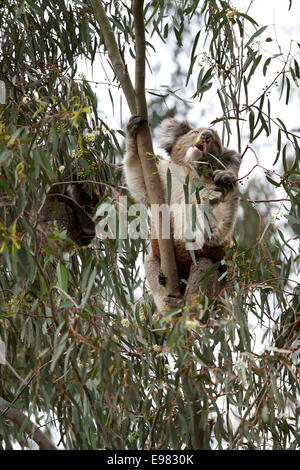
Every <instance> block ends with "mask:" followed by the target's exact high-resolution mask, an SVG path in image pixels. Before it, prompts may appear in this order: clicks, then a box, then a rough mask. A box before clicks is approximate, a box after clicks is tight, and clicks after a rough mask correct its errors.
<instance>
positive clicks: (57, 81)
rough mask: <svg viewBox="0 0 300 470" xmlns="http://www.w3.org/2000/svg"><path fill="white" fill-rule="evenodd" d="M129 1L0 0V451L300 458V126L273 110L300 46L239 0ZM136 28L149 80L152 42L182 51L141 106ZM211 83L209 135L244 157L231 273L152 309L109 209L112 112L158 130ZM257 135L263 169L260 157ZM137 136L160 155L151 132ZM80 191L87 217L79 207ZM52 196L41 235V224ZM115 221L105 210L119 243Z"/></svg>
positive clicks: (142, 243) (116, 204)
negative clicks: (76, 224)
mask: <svg viewBox="0 0 300 470" xmlns="http://www.w3.org/2000/svg"><path fill="white" fill-rule="evenodd" d="M139 3H140V4H143V2H129V1H117V0H114V1H111V2H105V1H103V2H102V1H100V0H92V1H89V0H86V1H79V0H73V1H71V0H69V1H68V0H55V1H53V2H50V4H49V2H47V1H45V0H37V1H33V0H27V2H25V1H24V0H21V1H20V0H12V1H11V2H9V4H7V2H4V1H3V0H2V1H1V2H0V14H1V18H2V21H1V25H0V28H1V52H0V63H1V67H0V80H1V83H2V89H4V88H5V95H6V96H4V94H3V93H2V94H1V98H2V101H1V104H0V115H1V117H0V132H1V133H0V199H1V209H0V252H1V258H0V286H1V289H0V339H1V342H0V346H1V349H0V352H1V356H0V357H1V363H2V364H1V365H0V368H1V376H0V396H1V398H0V400H1V401H0V406H1V414H0V436H1V446H2V448H3V449H10V448H13V447H14V446H15V445H16V442H17V443H19V445H20V446H21V447H23V448H28V447H30V446H32V445H33V444H32V442H33V441H34V442H35V443H36V444H37V445H38V446H39V448H48V449H53V448H55V446H60V447H62V448H65V449H103V448H105V449H157V450H159V449H269V448H271V449H296V448H299V436H300V431H299V348H300V338H299V278H297V275H298V276H299V135H298V134H297V133H298V131H299V126H298V125H297V124H295V125H294V126H292V127H291V126H290V125H288V124H286V123H285V118H284V117H283V115H280V116H278V115H277V114H276V113H275V112H273V109H274V104H275V101H276V100H278V98H279V99H280V100H281V101H282V103H283V104H284V105H287V106H288V107H291V106H292V104H293V103H292V101H296V100H299V93H297V90H295V88H296V86H298V82H299V79H300V72H299V56H298V55H297V54H298V50H297V47H298V45H297V43H296V41H293V40H291V42H290V48H289V50H288V51H287V52H286V51H284V50H283V47H282V45H281V44H279V43H278V41H277V38H276V36H275V35H273V34H272V33H271V32H270V31H269V29H267V28H266V25H265V24H260V22H259V21H258V19H257V18H253V17H252V16H251V6H252V3H253V1H250V0H249V3H248V6H247V8H246V9H245V11H242V10H238V9H237V8H234V7H232V5H231V4H230V3H229V2H227V1H223V0H210V1H208V0H206V1H204V2H199V1H198V0H182V1H177V2H171V1H167V2H162V1H159V0H152V1H146V2H145V5H144V10H143V11H142V12H141V11H139V15H140V16H139V17H138V19H139V21H140V20H141V14H142V17H143V18H144V21H140V22H139V24H138V25H137V22H136V18H134V11H133V10H134V9H133V6H134V4H139ZM293 3H294V2H292V1H290V2H289V3H287V9H288V8H289V9H290V14H291V15H292V14H293V7H294V5H293ZM105 21H106V25H108V28H107V31H106V30H105ZM138 27H139V28H140V29H137V28H138ZM107 32H108V33H109V34H110V38H111V41H108V40H107V36H106V33H107ZM266 32H267V37H266V36H265V35H266ZM143 34H145V46H146V57H145V58H146V75H147V77H151V73H152V72H153V71H152V68H151V66H152V64H151V54H149V53H150V51H153V49H154V48H155V47H156V49H157V50H156V60H157V58H159V47H160V41H161V42H162V43H166V44H167V46H168V47H169V49H170V56H171V54H172V52H171V50H175V49H176V51H185V54H187V55H188V56H189V62H188V63H184V65H183V64H182V62H181V63H180V73H179V74H178V75H177V80H176V82H178V83H179V85H177V83H176V89H172V83H170V84H169V86H168V87H166V88H165V89H164V91H163V92H162V91H161V89H160V90H153V89H151V90H147V89H146V92H147V94H146V97H147V99H148V103H146V102H145V101H143V100H144V97H145V94H144V92H145V90H144V86H143V77H142V76H141V74H142V73H143V70H141V69H140V75H139V74H137V79H136V82H135V84H134V85H133V77H132V76H131V77H130V74H131V67H129V66H128V67H127V64H130V63H133V64H134V63H135V59H136V57H138V58H140V57H141V54H142V53H143ZM187 38H188V41H187V40H186V39H187ZM259 38H260V41H261V43H260V44H259V43H258V42H257V41H258V40H259ZM262 38H263V39H262ZM262 41H263V44H262ZM112 43H114V44H115V51H114V52H113V51H112V50H111V45H112ZM271 43H272V44H273V43H275V44H277V47H278V51H277V52H276V53H274V52H269V49H268V45H270V44H271ZM138 45H140V46H142V49H139V50H138ZM203 48H205V49H203ZM204 52H205V53H204ZM114 53H115V55H114ZM178 57H179V55H178ZM116 58H117V59H118V61H119V64H116V62H114V59H116ZM172 59H173V60H176V58H174V57H173V58H172ZM178 60H179V58H178ZM84 63H86V64H88V67H89V68H90V70H92V72H91V73H90V74H89V75H87V74H86V75H83V73H82V67H83V64H84ZM178 64H179V62H178ZM273 64H276V67H275V68H274V67H273ZM278 64H279V65H278ZM118 66H121V74H123V75H125V81H127V85H128V84H129V87H130V86H131V91H129V95H130V94H131V97H132V96H133V99H132V101H131V102H130V98H128V94H126V93H128V89H127V91H126V86H127V85H126V83H125V85H124V83H123V82H122V77H121V76H120V74H119V73H118ZM153 73H155V71H154V72H153ZM90 75H91V76H90ZM261 77H263V79H264V80H265V81H266V83H267V84H266V85H265V87H264V88H263V89H261V88H258V87H257V82H258V80H261V79H262V78H261ZM180 82H181V83H182V89H181V90H180V92H178V90H177V87H179V86H180ZM130 83H131V85H130ZM164 85H166V84H164ZM277 86H278V87H279V93H277V92H275V95H274V94H272V95H270V91H272V90H273V89H276V88H277ZM124 87H125V88H124ZM134 87H135V88H136V94H135V93H134V90H133V88H134ZM2 89H1V90H2ZM212 91H214V93H215V94H214V101H215V102H216V103H217V106H218V109H219V112H218V114H216V116H215V118H214V119H213V120H212V124H214V125H215V126H217V127H218V129H219V130H220V133H221V134H222V138H223V140H224V142H225V143H226V144H227V143H228V141H229V140H230V143H231V145H236V147H237V148H239V151H240V152H241V154H242V155H243V160H244V161H247V160H248V159H250V155H251V157H252V158H254V164H253V167H251V168H250V170H249V171H247V172H246V173H241V177H240V183H241V185H240V189H241V198H242V204H241V206H242V210H241V215H240V220H239V225H238V229H237V231H236V233H235V240H234V242H233V245H232V246H231V247H230V248H228V250H227V252H226V266H227V279H228V281H227V285H226V288H224V289H223V290H222V291H221V293H220V294H219V295H218V296H217V297H216V298H215V299H208V298H206V300H205V302H204V303H201V304H196V305H194V306H193V311H191V310H189V308H186V309H185V310H184V311H183V312H182V315H181V316H179V317H178V316H174V315H172V312H171V314H170V315H166V316H161V315H159V314H158V312H156V311H155V307H154V305H153V301H152V297H151V292H149V291H148V289H147V286H146V285H145V280H144V278H143V274H142V272H141V261H142V259H143V256H144V254H145V253H146V251H147V249H148V240H147V239H143V238H139V237H128V236H127V235H126V234H125V235H124V232H122V230H123V228H122V222H121V220H122V218H121V217H119V215H120V214H122V211H123V212H124V210H125V211H126V209H127V210H128V209H129V208H130V205H129V206H128V207H127V208H126V206H125V207H124V205H123V202H124V201H125V199H124V198H123V196H127V191H126V188H125V187H124V183H123V178H122V168H121V162H122V155H123V137H124V129H123V124H122V122H121V119H120V120H119V122H118V124H117V125H116V124H115V121H116V112H115V111H116V109H117V106H118V103H119V101H120V99H122V103H123V104H122V110H124V108H125V107H126V106H127V105H126V100H125V99H124V96H125V98H127V99H128V105H129V109H130V110H131V112H135V111H136V110H137V109H138V110H139V112H141V108H139V106H141V103H142V106H143V108H142V112H144V113H145V112H147V113H148V120H149V123H150V124H151V126H152V127H151V131H155V126H157V125H158V119H157V115H158V113H160V116H162V115H163V114H168V112H167V111H164V110H165V109H166V108H164V103H165V101H166V100H171V101H170V102H171V103H172V109H173V111H175V109H177V111H178V112H179V113H182V112H183V110H184V112H185V110H186V109H192V110H193V109H195V110H197V109H199V108H200V109H201V108H203V109H204V108H206V107H207V106H208V104H207V102H206V99H207V96H208V94H209V93H211V92H212ZM123 93H124V95H123ZM132 93H133V95H132ZM136 96H139V97H140V99H141V101H138V99H139V98H137V101H138V105H137V101H136ZM153 96H154V98H153ZM104 98H105V99H104ZM106 98H107V99H106ZM182 99H184V100H186V101H189V103H188V105H185V106H184V107H183V106H182ZM177 100H178V101H177ZM180 100H181V101H180ZM130 103H131V104H130ZM147 105H148V106H147ZM186 106H188V108H187V107H186ZM157 110H158V111H157ZM152 111H153V112H152ZM126 113H127V115H128V112H127V111H126V112H125V114H126ZM152 114H153V116H154V119H152ZM233 138H234V139H236V142H235V144H233V142H232V139H233ZM147 139H148V140H147ZM267 139H268V142H270V145H271V148H272V154H273V159H272V161H265V160H264V159H263V158H262V157H261V156H260V154H259V152H258V151H257V148H258V146H259V145H262V144H263V143H264V142H265V141H266V140H267ZM140 140H141V142H140V144H139V145H141V147H142V146H145V145H151V136H150V133H149V130H147V135H146V136H145V137H144V138H141V139H140ZM145 142H146V144H145ZM147 148H148V149H149V148H151V147H147ZM151 151H152V150H151ZM256 169H260V170H262V175H263V180H260V182H259V183H257V182H256V181H255V179H254V177H253V175H254V170H256ZM147 171H148V174H147ZM149 171H150V170H145V172H146V174H145V178H147V177H149V178H150V179H151V178H152V177H153V178H155V176H154V174H153V173H152V172H151V171H150V173H149ZM247 178H250V183H249V184H248V186H247V188H248V191H245V190H244V187H245V184H244V183H246V180H247ZM72 185H73V186H75V187H78V188H80V189H81V190H82V191H84V194H85V196H86V197H87V198H88V200H89V201H93V207H92V210H90V209H91V208H90V207H88V206H87V205H86V206H85V205H84V204H83V203H82V204H81V203H78V201H77V200H75V201H72V196H70V195H68V194H69V193H68V192H67V189H68V188H69V187H70V186H72ZM259 187H261V189H260V192H259V191H258V188H259ZM53 188H55V191H56V193H54V194H55V197H54V196H52V197H53V200H54V202H53V203H52V204H51V210H50V215H49V221H50V219H53V220H52V224H50V225H51V229H49V225H47V227H46V228H47V229H45V226H43V224H40V223H39V215H40V213H41V211H42V210H43V207H44V208H45V204H46V206H47V203H48V202H49V197H50V199H51V194H52V195H53V192H52V193H51V191H53ZM59 188H60V189H59ZM262 191H263V193H262ZM49 192H50V196H49ZM70 194H71V195H72V193H70ZM262 194H263V197H262ZM62 201H63V202H64V203H66V205H67V207H68V208H69V209H68V211H69V212H68V214H70V213H71V214H75V215H74V217H75V216H76V217H77V215H78V212H77V211H76V207H77V206H80V207H79V209H81V210H82V211H84V213H86V215H87V217H88V218H89V220H90V221H91V222H93V223H96V224H97V227H98V228H97V230H98V231H97V230H96V232H97V235H98V236H96V237H95V238H94V239H93V241H92V242H91V243H90V244H89V245H88V246H85V244H80V243H77V241H78V240H77V241H76V240H75V241H74V239H73V238H72V236H71V235H72V234H71V233H70V232H69V231H68V230H66V229H65V228H64V227H62V226H61V224H60V223H59V221H58V220H56V219H58V218H57V215H58V214H59V213H60V208H61V204H62V203H63V202H62ZM129 202H130V201H129ZM71 204H72V205H71ZM70 211H71V212H70ZM107 213H108V214H115V215H116V218H115V220H113V221H112V222H111V223H112V224H113V223H115V227H114V228H115V233H116V237H110V236H109V233H108V230H109V224H108V222H107V221H108V219H107V218H106V215H107ZM76 214H77V215H76ZM129 214H130V212H129ZM133 220H134V216H133V215H129V216H128V224H129V225H130V223H131V222H132V221H133ZM99 227H100V228H101V227H102V229H101V230H100V229H99ZM239 229H240V230H239ZM106 232H107V236H105V233H106ZM125 232H126V231H125ZM241 232H243V233H242V235H241ZM99 233H100V235H101V236H100V235H99ZM82 245H83V246H82ZM66 246H67V248H66ZM175 280H176V279H175ZM208 282H209V279H208ZM254 324H256V328H254ZM259 340H260V341H259Z"/></svg>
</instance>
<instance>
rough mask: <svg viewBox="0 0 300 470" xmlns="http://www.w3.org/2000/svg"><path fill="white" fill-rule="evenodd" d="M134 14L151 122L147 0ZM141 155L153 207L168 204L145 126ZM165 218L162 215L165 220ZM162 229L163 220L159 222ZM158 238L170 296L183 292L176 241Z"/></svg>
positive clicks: (140, 93) (139, 0) (139, 88)
mask: <svg viewBox="0 0 300 470" xmlns="http://www.w3.org/2000/svg"><path fill="white" fill-rule="evenodd" d="M132 11H133V17H134V30H135V52H136V59H135V64H136V66H135V91H136V106H137V112H138V114H140V115H141V116H143V117H144V118H145V119H147V118H148V113H147V101H146V95H145V75H146V73H145V62H146V60H145V59H146V50H145V49H146V40H145V27H144V0H133V2H132ZM137 142H138V151H139V156H140V159H141V164H142V168H143V174H144V180H145V185H146V188H147V193H148V197H149V200H150V202H151V204H159V205H161V204H165V199H164V194H163V191H162V187H161V181H160V178H159V176H158V174H157V168H156V159H155V158H153V155H154V152H153V147H152V139H151V134H150V129H149V126H148V124H147V123H145V124H144V125H143V127H142V128H141V130H140V132H139V133H138V135H137ZM161 216H162V214H160V218H161ZM159 224H160V226H161V225H162V224H161V220H160V221H159ZM156 233H157V234H158V237H159V238H158V244H159V251H160V258H161V269H162V271H163V273H164V275H165V276H166V278H167V285H166V289H167V293H171V292H179V278H178V270H177V264H176V258H175V252H174V244H173V239H172V238H171V237H170V239H163V238H161V237H160V230H159V227H157V229H156Z"/></svg>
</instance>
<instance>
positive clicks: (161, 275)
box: [158, 269, 167, 287]
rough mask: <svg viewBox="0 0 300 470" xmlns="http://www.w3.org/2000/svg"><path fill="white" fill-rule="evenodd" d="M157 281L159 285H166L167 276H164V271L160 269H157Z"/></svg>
mask: <svg viewBox="0 0 300 470" xmlns="http://www.w3.org/2000/svg"><path fill="white" fill-rule="evenodd" d="M158 283H159V284H160V285H161V286H164V287H166V285H167V278H166V276H165V275H164V273H163V272H162V270H161V269H160V270H159V273H158Z"/></svg>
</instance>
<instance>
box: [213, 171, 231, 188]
mask: <svg viewBox="0 0 300 470" xmlns="http://www.w3.org/2000/svg"><path fill="white" fill-rule="evenodd" d="M213 181H214V183H215V185H216V186H227V185H230V184H233V183H234V182H235V181H236V177H235V174H234V173H233V171H231V170H215V171H214V172H213Z"/></svg>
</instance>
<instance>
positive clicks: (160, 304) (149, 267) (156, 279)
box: [145, 253, 183, 314]
mask: <svg viewBox="0 0 300 470" xmlns="http://www.w3.org/2000/svg"><path fill="white" fill-rule="evenodd" d="M145 273H146V278H147V281H148V283H149V287H150V289H151V292H152V295H153V299H154V302H155V305H156V307H157V310H158V311H159V312H160V313H162V314H164V313H167V312H168V310H171V309H177V308H181V307H183V296H182V295H180V294H170V295H167V291H166V287H165V282H164V281H165V278H164V276H163V274H162V272H161V268H160V260H159V258H157V256H155V255H153V253H149V255H147V256H146V259H145Z"/></svg>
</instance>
